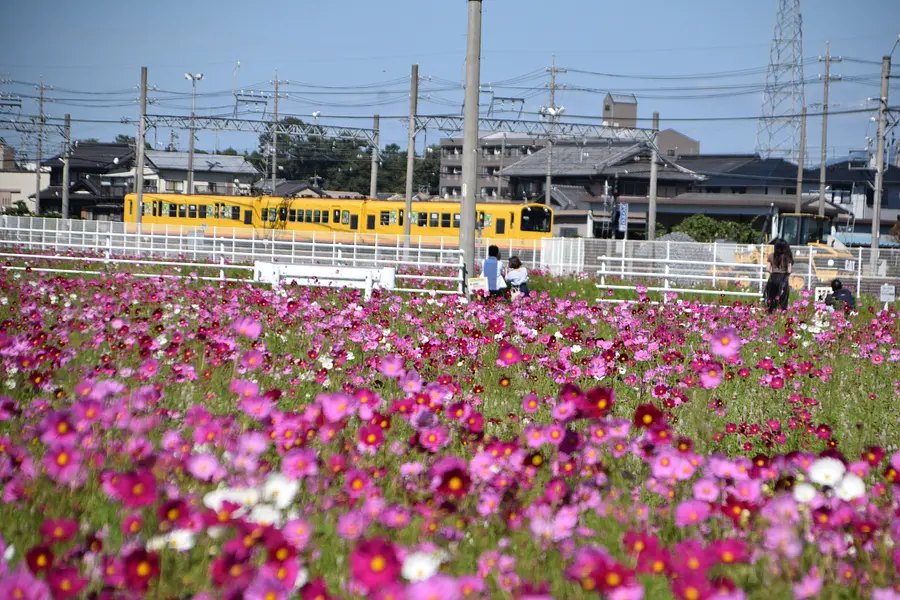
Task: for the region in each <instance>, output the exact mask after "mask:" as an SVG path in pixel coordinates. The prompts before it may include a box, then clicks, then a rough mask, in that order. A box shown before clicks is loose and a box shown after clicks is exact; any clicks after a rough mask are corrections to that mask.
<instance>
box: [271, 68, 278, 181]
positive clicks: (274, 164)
mask: <svg viewBox="0 0 900 600" xmlns="http://www.w3.org/2000/svg"><path fill="white" fill-rule="evenodd" d="M273 114H274V117H275V120H274V121H273V124H272V195H273V196H274V195H275V178H276V177H278V69H275V110H274V112H273Z"/></svg>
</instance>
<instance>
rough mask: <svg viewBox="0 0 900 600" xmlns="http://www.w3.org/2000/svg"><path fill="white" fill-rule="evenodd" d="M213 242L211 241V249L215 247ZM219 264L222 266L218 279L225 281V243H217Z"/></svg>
mask: <svg viewBox="0 0 900 600" xmlns="http://www.w3.org/2000/svg"><path fill="white" fill-rule="evenodd" d="M215 247H216V246H215V242H213V249H215ZM219 265H220V266H221V267H222V268H221V269H219V279H221V280H222V281H225V244H223V243H221V242H220V243H219Z"/></svg>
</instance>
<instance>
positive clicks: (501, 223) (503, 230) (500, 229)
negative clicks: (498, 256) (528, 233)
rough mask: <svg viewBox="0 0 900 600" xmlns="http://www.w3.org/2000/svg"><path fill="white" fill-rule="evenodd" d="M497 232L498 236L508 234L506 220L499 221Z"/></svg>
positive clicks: (496, 225) (496, 226) (496, 227)
mask: <svg viewBox="0 0 900 600" xmlns="http://www.w3.org/2000/svg"><path fill="white" fill-rule="evenodd" d="M495 230H496V232H497V235H503V234H504V233H506V219H497V221H496V224H495Z"/></svg>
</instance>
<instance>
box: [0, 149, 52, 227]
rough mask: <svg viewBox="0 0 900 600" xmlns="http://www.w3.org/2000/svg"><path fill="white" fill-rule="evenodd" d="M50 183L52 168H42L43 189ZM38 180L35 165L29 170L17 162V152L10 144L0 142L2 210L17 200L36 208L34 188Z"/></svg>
mask: <svg viewBox="0 0 900 600" xmlns="http://www.w3.org/2000/svg"><path fill="white" fill-rule="evenodd" d="M49 183H50V169H48V168H46V167H43V168H42V169H41V189H43V188H45V187H46V186H47V185H48V184H49ZM36 185H37V181H36V178H35V174H34V166H33V165H32V168H31V169H30V170H29V169H27V168H20V167H19V165H18V164H16V152H15V150H13V149H12V148H11V147H9V146H5V145H3V144H0V212H4V211H6V210H7V209H8V208H10V207H11V206H14V205H15V204H16V203H17V202H24V203H25V206H27V207H28V209H29V210H34V190H35V186H36Z"/></svg>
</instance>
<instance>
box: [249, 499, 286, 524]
mask: <svg viewBox="0 0 900 600" xmlns="http://www.w3.org/2000/svg"><path fill="white" fill-rule="evenodd" d="M247 520H248V521H250V522H251V523H257V524H259V525H263V526H266V525H275V526H277V527H281V521H282V516H281V511H280V510H278V509H277V508H275V507H274V506H272V505H271V504H257V505H256V506H254V507H253V510H251V511H250V514H249V515H248V516H247Z"/></svg>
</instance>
